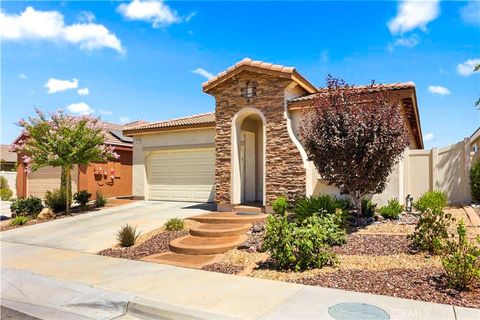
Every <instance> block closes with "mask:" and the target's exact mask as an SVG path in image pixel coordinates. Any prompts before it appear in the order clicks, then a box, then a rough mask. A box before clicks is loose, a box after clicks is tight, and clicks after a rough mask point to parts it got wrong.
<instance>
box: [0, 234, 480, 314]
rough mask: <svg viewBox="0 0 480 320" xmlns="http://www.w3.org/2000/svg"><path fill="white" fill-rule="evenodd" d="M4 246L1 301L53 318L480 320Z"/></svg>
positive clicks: (396, 303) (427, 307)
mask: <svg viewBox="0 0 480 320" xmlns="http://www.w3.org/2000/svg"><path fill="white" fill-rule="evenodd" d="M1 250H2V251H1V253H2V305H5V306H6V307H10V308H14V309H15V308H17V309H18V308H26V307H25V306H28V308H29V309H28V310H33V311H35V310H37V312H43V314H42V316H43V317H45V316H46V314H48V319H61V318H62V314H61V312H65V314H67V313H68V315H69V317H68V318H69V319H113V318H117V319H159V318H161V319H331V317H330V316H329V315H328V308H329V307H330V306H332V305H334V304H337V303H341V302H360V303H369V304H373V305H375V306H377V307H379V308H382V309H384V310H385V311H386V312H387V313H388V314H389V315H390V319H392V320H393V319H436V320H441V319H448V320H453V319H457V320H465V319H468V320H473V319H477V320H478V319H480V311H479V310H475V309H468V308H460V307H452V306H448V305H441V304H433V303H427V302H420V301H414V300H406V299H398V298H393V297H386V296H378V295H371V294H365V293H355V292H348V291H342V290H334V289H326V288H320V287H310V286H304V285H298V284H291V283H285V282H278V281H269V280H263V279H254V278H249V277H241V276H231V275H225V274H220V273H213V272H206V271H199V270H191V269H184V268H179V267H173V266H167V265H160V264H153V263H146V262H139V261H130V260H123V259H116V258H110V257H103V256H97V255H94V254H89V253H82V252H75V251H69V250H62V249H51V248H44V247H39V246H32V245H25V244H16V243H10V242H2V243H1ZM21 310H22V311H23V310H25V309H21ZM59 310H60V311H59ZM24 312H25V311H24ZM48 312H51V313H48ZM32 315H33V316H37V317H38V316H39V314H38V313H37V314H33V313H32ZM118 317H120V318H118Z"/></svg>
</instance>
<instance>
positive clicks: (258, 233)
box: [239, 222, 265, 252]
mask: <svg viewBox="0 0 480 320" xmlns="http://www.w3.org/2000/svg"><path fill="white" fill-rule="evenodd" d="M247 236H248V239H247V241H245V242H244V243H242V244H241V245H240V246H239V248H240V249H247V250H248V251H249V252H262V246H263V241H264V238H265V223H264V222H257V223H254V224H253V226H252V228H250V231H248V233H247Z"/></svg>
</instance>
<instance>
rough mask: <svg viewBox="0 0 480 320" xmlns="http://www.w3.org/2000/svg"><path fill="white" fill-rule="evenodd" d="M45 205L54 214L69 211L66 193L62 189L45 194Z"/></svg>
mask: <svg viewBox="0 0 480 320" xmlns="http://www.w3.org/2000/svg"><path fill="white" fill-rule="evenodd" d="M44 201H45V205H46V206H47V208H50V210H52V212H53V213H60V212H63V211H65V210H67V197H66V193H65V192H64V191H62V190H61V189H54V190H53V191H47V192H45V197H44Z"/></svg>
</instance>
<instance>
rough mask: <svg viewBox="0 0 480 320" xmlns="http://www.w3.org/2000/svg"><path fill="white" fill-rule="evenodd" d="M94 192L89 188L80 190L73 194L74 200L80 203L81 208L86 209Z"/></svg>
mask: <svg viewBox="0 0 480 320" xmlns="http://www.w3.org/2000/svg"><path fill="white" fill-rule="evenodd" d="M91 196H92V194H91V193H90V192H88V191H87V190H81V191H78V192H77V193H75V194H74V195H73V200H75V202H76V203H78V204H79V205H80V208H82V210H83V209H85V208H86V207H87V203H88V201H89V200H90V197H91Z"/></svg>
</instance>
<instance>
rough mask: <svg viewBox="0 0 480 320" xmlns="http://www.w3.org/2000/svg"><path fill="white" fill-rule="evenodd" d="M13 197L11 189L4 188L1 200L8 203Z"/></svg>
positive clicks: (0, 196) (1, 190)
mask: <svg viewBox="0 0 480 320" xmlns="http://www.w3.org/2000/svg"><path fill="white" fill-rule="evenodd" d="M12 196H13V191H12V190H10V189H9V188H2V189H0V199H2V201H8V200H10V198H11V197H12Z"/></svg>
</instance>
